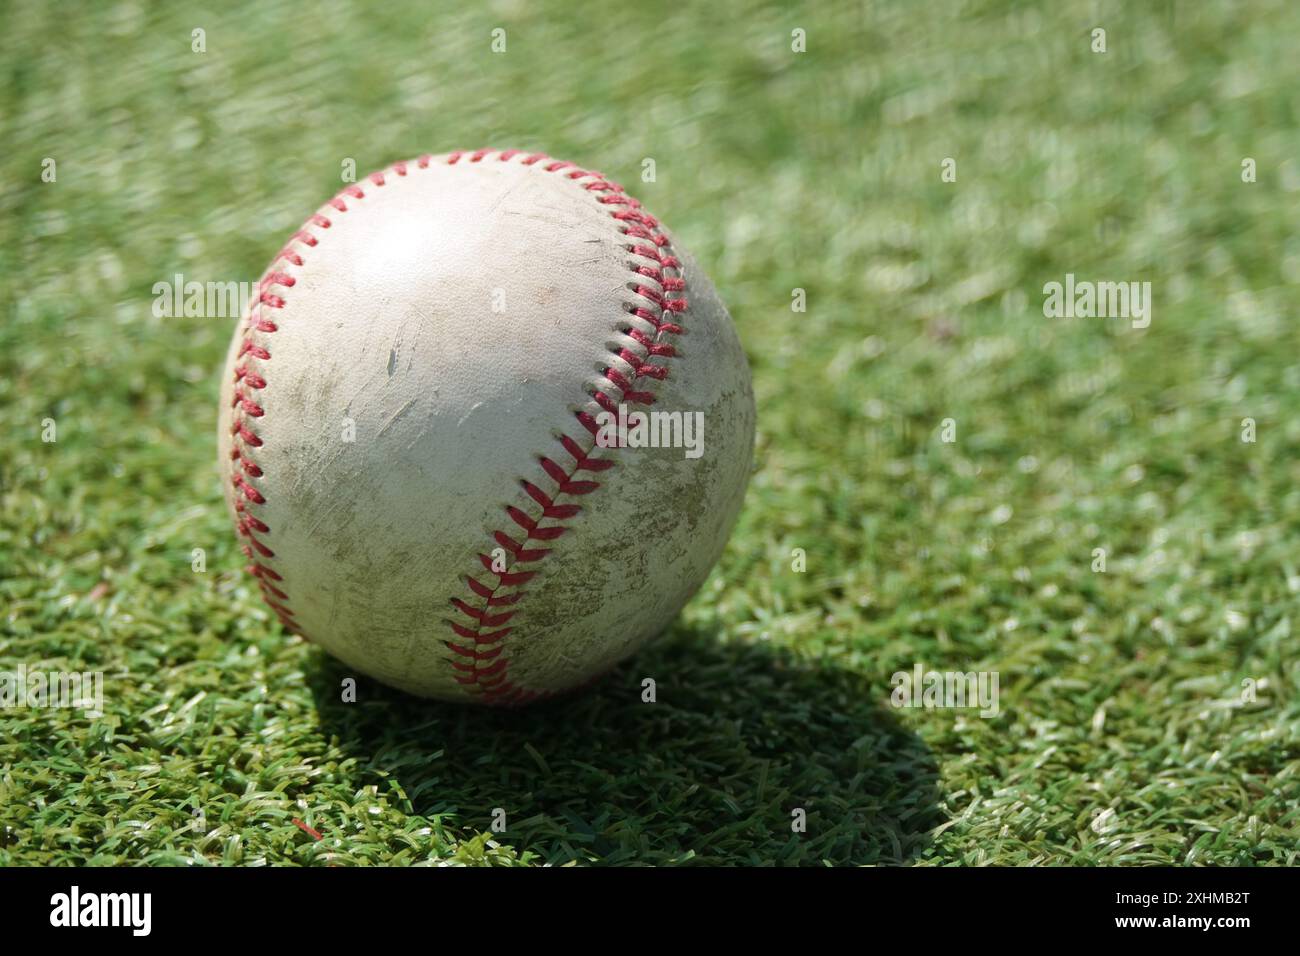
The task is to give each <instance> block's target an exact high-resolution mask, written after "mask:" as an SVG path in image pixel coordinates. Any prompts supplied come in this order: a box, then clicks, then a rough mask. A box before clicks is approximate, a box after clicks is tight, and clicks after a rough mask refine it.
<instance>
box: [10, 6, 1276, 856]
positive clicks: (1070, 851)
mask: <svg viewBox="0 0 1300 956" xmlns="http://www.w3.org/2000/svg"><path fill="white" fill-rule="evenodd" d="M466 6H467V5H462V4H451V3H440V4H436V5H422V4H404V3H390V4H382V5H365V6H362V5H357V6H355V7H354V6H350V5H346V4H342V3H331V4H322V5H320V6H319V8H313V10H311V11H309V10H307V9H306V8H304V7H303V6H302V5H300V4H288V3H283V2H263V3H256V4H254V3H243V4H229V5H221V6H216V5H213V6H212V7H205V6H188V5H186V4H179V3H178V4H169V5H167V7H166V8H162V7H155V6H154V5H150V4H144V3H129V2H128V3H105V4H90V3H57V2H56V3H38V2H29V0H11V2H9V3H6V4H5V5H4V8H3V12H4V30H3V34H2V35H0V141H2V142H3V144H4V145H3V148H2V149H0V181H2V182H3V192H2V193H0V316H2V324H0V409H2V410H3V421H2V422H0V496H2V497H0V507H2V509H3V510H2V519H0V601H3V617H2V618H0V664H2V665H3V666H4V667H5V668H14V667H17V665H18V664H19V663H25V664H26V665H27V666H28V667H30V668H38V667H39V668H42V669H70V670H102V671H104V672H105V674H106V682H107V688H106V692H107V702H106V715H105V716H104V717H103V718H101V719H98V720H93V721H90V720H87V719H85V718H84V717H82V716H80V715H79V714H76V713H70V712H67V711H34V710H24V709H13V710H4V711H0V863H6V864H12V863H20V864H32V863H71V862H87V861H89V862H93V863H140V862H148V863H172V864H203V863H223V862H225V863H246V864H248V863H301V864H322V863H326V862H330V863H338V864H343V865H348V864H360V863H385V862H391V863H413V862H446V861H453V862H467V863H479V862H488V863H504V864H510V863H540V862H553V863H565V862H570V861H578V862H605V863H632V862H641V863H659V864H664V863H674V862H686V861H695V862H704V863H804V864H811V863H817V862H829V863H835V864H890V863H895V864H897V863H913V864H943V863H968V864H979V863H999V864H1024V863H1039V864H1064V863H1076V864H1078V863H1082V864H1116V863H1130V864H1146V863H1163V864H1209V863H1215V864H1243V863H1246V864H1249V863H1291V864H1294V863H1295V862H1297V855H1298V854H1297V845H1298V840H1297V836H1298V835H1300V809H1298V807H1300V800H1298V797H1297V795H1298V794H1300V786H1298V781H1297V775H1298V773H1300V744H1298V743H1297V740H1298V739H1300V738H1298V735H1297V731H1298V730H1300V704H1298V703H1297V682H1298V678H1300V670H1298V669H1297V664H1296V658H1295V652H1294V649H1295V646H1296V643H1295V637H1294V635H1293V633H1292V628H1293V625H1292V620H1293V618H1294V617H1295V610H1296V600H1297V594H1298V593H1300V570H1298V568H1297V564H1298V560H1297V549H1296V542H1297V540H1300V536H1298V534H1297V518H1298V517H1300V492H1297V490H1296V478H1297V474H1298V472H1300V466H1298V464H1297V462H1298V461H1300V455H1297V451H1298V449H1300V401H1298V400H1297V394H1298V389H1297V387H1298V386H1300V361H1298V360H1297V358H1296V351H1297V350H1296V346H1297V344H1298V342H1300V331H1297V323H1296V318H1297V316H1296V306H1295V299H1296V286H1297V283H1298V280H1300V239H1298V238H1297V235H1296V231H1295V223H1296V214H1297V200H1298V199H1300V136H1298V135H1297V129H1298V128H1300V126H1298V124H1297V119H1298V117H1297V96H1298V95H1300V65H1297V60H1296V58H1295V56H1294V55H1293V50H1292V47H1293V45H1294V38H1295V36H1297V35H1298V34H1300V6H1297V5H1296V4H1293V3H1287V2H1285V0H1277V2H1268V0H1253V2H1249V3H1230V2H1221V0H1204V2H1201V0H1195V2H1194V0H1167V2H1158V3H1144V4H1126V3H1119V2H1105V0H1098V2H1067V3H1053V4H1043V5H1034V4H1025V3H1017V2H1010V0H984V2H952V3H945V2H938V0H935V2H926V3H914V2H901V0H900V2H880V3H869V4H868V3H864V4H851V3H838V4H836V3H825V4H823V3H818V4H807V5H803V6H799V5H795V6H789V7H785V6H782V7H778V6H777V5H772V6H770V7H764V6H761V5H758V4H746V3H739V2H727V3H719V4H711V5H707V6H706V5H703V4H699V5H689V6H686V5H683V6H681V7H675V8H671V9H661V8H651V7H642V8H637V7H631V8H628V9H624V10H619V11H617V12H614V11H612V10H609V9H605V8H602V9H601V12H600V13H599V15H594V14H585V15H584V14H577V13H575V12H574V10H573V8H572V7H571V5H568V4H563V3H559V2H551V3H531V4H527V5H525V4H523V3H496V4H489V5H487V6H485V7H483V8H482V9H479V10H469V9H466ZM1097 27H1102V28H1104V29H1105V30H1106V31H1107V37H1106V42H1107V52H1106V53H1104V54H1100V53H1094V52H1092V50H1091V44H1092V38H1091V32H1090V31H1092V30H1093V29H1094V28H1097ZM196 28H202V29H203V30H205V31H206V46H207V51H206V52H205V53H195V52H192V50H191V43H192V31H193V30H194V29H196ZM496 28H503V29H504V30H505V31H506V43H507V48H506V52H505V53H502V54H494V53H492V52H491V48H490V44H491V41H492V37H491V31H492V30H494V29H496ZM796 28H797V29H802V30H804V31H806V35H807V52H804V53H794V52H792V50H791V31H792V30H794V29H796ZM477 146H497V147H508V146H513V147H518V148H523V149H529V150H533V149H536V150H543V151H546V152H549V153H551V154H553V155H556V156H559V157H562V158H567V159H572V160H575V161H577V162H580V163H582V164H585V165H587V166H589V167H594V168H597V169H600V170H602V171H604V172H606V173H607V174H609V175H611V176H613V177H614V178H615V179H617V180H619V181H622V182H624V183H625V184H626V185H627V186H628V187H629V189H630V190H631V191H633V192H634V193H635V194H636V195H638V196H639V197H640V198H642V199H643V200H644V201H645V203H646V205H647V206H648V207H649V208H650V210H652V211H653V212H654V213H655V214H656V215H658V216H660V217H661V218H663V219H664V220H665V221H666V222H668V223H669V224H670V225H671V226H672V228H673V229H674V231H675V233H676V235H677V237H678V239H679V240H680V241H681V242H682V243H683V244H684V245H685V246H686V247H687V248H689V249H691V250H692V251H693V253H694V254H695V255H696V257H697V258H698V259H699V260H700V262H701V263H703V264H705V266H706V268H708V269H709V270H710V272H711V273H712V276H713V278H714V280H715V282H716V284H717V285H718V287H719V290H720V291H721V293H722V295H723V296H724V298H725V299H726V301H727V302H728V303H729V304H730V307H731V310H732V313H733V315H734V317H735V320H736V323H737V325H738V327H739V329H740V334H741V337H742V340H743V341H744V344H745V346H746V350H747V352H748V354H749V356H750V361H751V364H752V367H753V371H754V376H755V388H756V392H757V398H758V404H759V430H760V435H759V450H758V460H757V467H756V472H755V476H754V479H753V482H752V484H751V488H750V493H749V497H748V500H747V505H746V509H745V511H744V514H743V516H742V519H741V524H740V526H739V527H738V529H737V531H736V534H735V536H734V538H733V541H732V543H731V546H730V548H729V550H728V553H727V555H726V557H725V559H724V561H723V563H722V565H721V566H720V568H719V570H718V571H717V572H716V573H715V575H714V576H713V578H711V580H710V582H709V584H708V585H706V587H705V589H704V591H703V592H702V593H701V594H700V595H699V596H698V597H697V598H696V599H695V601H694V602H692V604H691V605H690V607H689V608H688V609H687V612H686V613H685V615H684V616H683V620H682V621H681V623H680V625H679V626H678V627H676V628H675V629H674V631H673V632H672V633H671V634H670V635H669V636H668V637H667V638H666V639H665V640H664V641H663V642H661V643H659V644H657V645H656V646H655V647H654V648H652V649H650V650H648V651H646V652H644V653H642V654H641V655H639V656H638V657H637V658H636V659H634V660H633V661H632V662H630V663H629V664H627V665H625V666H624V667H622V668H621V669H619V670H618V671H617V672H616V673H615V674H614V675H612V676H611V677H609V678H608V679H607V680H605V681H604V682H603V683H602V684H601V685H599V686H598V687H597V688H596V689H595V690H593V691H592V692H590V693H588V694H586V695H583V696H581V697H578V698H574V699H572V700H567V701H563V702H559V703H555V704H550V705H546V706H545V707H543V708H541V709H539V710H534V711H532V712H529V713H527V714H497V713H492V714H483V713H479V712H476V711H475V712H469V711H465V710H462V709H458V708H454V707H442V706H433V705H429V704H425V703H422V702H418V701H414V700H411V699H408V698H405V697H403V696H401V695H400V694H397V693H395V692H390V691H387V690H386V689H384V688H382V687H379V686H376V685H373V684H364V685H363V694H362V702H361V703H359V704H356V705H343V704H340V703H338V701H337V696H338V690H337V688H338V681H339V679H340V677H341V676H342V672H341V671H340V670H339V669H338V668H337V667H336V666H335V665H334V664H333V663H332V662H330V661H328V660H327V659H324V658H322V656H321V655H320V653H319V652H318V651H316V650H313V649H311V648H310V647H309V646H307V645H305V644H303V643H301V642H299V641H297V640H296V639H287V638H285V637H284V636H283V635H282V634H281V633H280V631H279V628H278V625H277V624H276V623H275V622H274V619H273V617H271V616H270V615H269V614H268V612H267V611H266V610H265V609H264V608H263V607H262V605H261V603H260V601H259V599H258V597H257V593H256V590H255V589H254V588H252V587H250V585H249V582H248V579H247V578H245V577H244V576H243V575H242V572H241V571H240V568H241V566H242V564H243V561H242V558H241V556H240V555H239V554H238V552H237V550H236V548H235V544H234V539H233V535H232V533H231V532H230V529H229V527H228V524H227V521H226V517H225V514H224V511H223V509H222V506H221V502H220V493H221V492H220V480H219V478H218V475H217V473H216V468H215V451H214V434H213V432H214V420H215V398H216V391H217V375H218V371H219V368H220V364H221V360H222V357H223V351H224V347H225V344H226V342H227V341H228V338H229V335H230V333H231V329H232V326H233V321H231V320H218V319H185V318H168V319H158V318H155V317H154V316H153V315H152V313H151V303H152V292H151V290H152V286H153V284H154V283H155V282H160V281H162V282H166V281H170V279H171V277H172V276H173V274H175V273H182V274H184V275H185V277H186V278H187V279H197V280H199V281H209V280H211V281H219V282H225V281H239V280H245V281H252V280H255V279H256V278H257V275H258V274H259V273H260V271H261V269H262V267H263V266H264V265H265V262H266V261H267V260H268V258H269V257H270V255H271V254H272V253H273V252H274V251H275V250H276V249H278V248H279V247H280V245H281V243H282V240H283V238H284V237H285V235H287V234H288V233H289V232H290V231H292V230H293V229H294V228H296V227H297V225H298V224H299V223H300V222H301V221H302V220H303V219H304V218H305V216H306V215H307V214H308V213H310V212H311V211H313V210H314V209H315V208H316V207H317V206H318V205H319V204H320V203H321V202H322V201H323V199H324V198H326V197H327V196H329V195H332V194H333V193H334V192H335V191H336V190H337V189H338V188H339V187H340V185H341V183H340V179H339V176H340V168H341V167H340V164H341V163H342V161H343V160H344V159H346V158H353V159H355V160H356V163H357V167H358V172H359V173H364V172H365V171H366V170H369V169H371V168H375V167H378V166H382V165H384V164H387V163H390V162H392V161H394V160H397V159H402V158H409V157H412V156H415V155H418V154H419V153H421V152H426V151H428V152H439V151H443V150H448V149H453V148H474V147H477ZM47 157H49V158H53V159H55V160H56V162H57V175H58V178H57V182H54V183H44V182H42V181H41V168H42V167H41V164H42V161H43V160H44V159H45V158H47ZM646 157H650V158H653V159H654V160H655V161H656V166H657V179H656V181H655V182H653V183H643V182H640V181H639V174H640V171H641V164H642V160H643V159H645V158H646ZM1247 157H1250V158H1253V159H1254V160H1255V162H1256V164H1257V169H1258V181H1257V182H1254V183H1245V182H1243V181H1242V175H1241V170H1242V166H1241V164H1242V161H1243V160H1244V159H1245V158H1247ZM947 158H952V159H954V160H955V161H956V170H957V181H956V182H952V183H945V182H942V181H941V178H940V164H941V163H942V162H943V161H944V160H945V159H947ZM1067 272H1072V273H1074V274H1076V275H1077V276H1078V277H1079V278H1080V279H1092V280H1110V281H1142V280H1147V281H1150V282H1152V284H1153V289H1154V310H1153V320H1152V324H1151V326H1150V328H1148V329H1145V330H1135V329H1133V328H1131V327H1130V326H1129V323H1128V322H1126V321H1122V320H1106V319H1048V318H1044V317H1043V314H1042V301H1043V296H1042V287H1043V285H1044V283H1046V282H1051V281H1063V279H1064V276H1065V274H1066V273H1067ZM794 289H804V290H806V294H807V311H806V312H803V313H798V312H793V311H792V309H791V297H792V290H794ZM46 418H53V419H54V420H55V421H56V422H57V427H58V441H57V443H54V444H46V443H43V442H42V441H41V437H40V433H41V428H42V424H41V423H42V420H43V419H46ZM949 418H950V419H953V420H954V421H955V427H956V429H957V441H956V442H955V443H951V444H947V443H943V442H941V441H940V440H939V437H938V430H939V428H940V423H941V422H942V421H943V420H944V419H949ZM1245 418H1251V419H1254V420H1255V422H1256V424H1257V429H1258V440H1257V441H1256V442H1254V443H1245V442H1243V441H1242V440H1241V437H1240V436H1241V430H1242V420H1243V419H1245ZM195 548H202V549H204V551H205V552H206V560H207V569H206V571H205V572H203V573H195V572H193V571H192V570H191V555H192V551H193V549H195ZM796 548H802V549H805V551H806V552H807V555H808V570H807V572H806V573H803V574H799V573H794V572H792V570H791V553H792V551H793V550H794V549H796ZM1096 548H1102V549H1105V551H1106V554H1107V570H1106V572H1105V573H1094V572H1093V570H1092V563H1093V551H1094V549H1096ZM916 662H921V663H922V664H924V666H925V667H927V668H929V669H934V670H959V671H970V670H995V671H997V672H998V673H999V675H1000V679H1001V691H1002V699H1001V708H1002V713H1001V714H1000V716H999V717H997V718H996V719H992V720H983V719H980V718H979V717H977V716H975V714H974V713H973V712H970V711H951V710H949V711H944V710H938V711H926V710H893V709H891V708H890V707H889V706H888V698H889V693H890V689H891V687H890V684H889V678H890V675H891V674H892V673H893V672H895V671H898V670H910V669H911V668H912V666H913V664H914V663H916ZM644 676H653V677H655V678H656V679H657V681H658V683H659V695H660V698H659V700H660V702H659V703H657V704H655V705H653V706H652V705H647V704H642V703H641V702H640V699H639V689H640V688H639V684H640V680H641V678H642V677H644ZM1243 681H1247V682H1250V683H1249V684H1248V685H1245V686H1249V687H1252V688H1254V691H1255V693H1254V697H1255V699H1254V700H1250V699H1249V695H1243V686H1244V685H1243ZM496 808H501V809H503V810H504V811H505V812H506V820H507V829H506V832H504V833H492V832H491V830H490V827H491V822H492V813H493V811H494V810H495V809H496ZM798 808H803V809H805V810H806V811H807V813H808V830H807V832H806V833H794V832H792V831H791V826H790V824H791V814H792V812H793V811H794V810H796V809H798ZM295 820H299V821H302V822H303V823H304V824H305V825H307V826H310V827H312V828H314V829H315V830H316V831H318V832H319V833H320V835H321V839H320V840H316V839H314V837H313V836H312V835H310V834H308V833H307V832H306V831H304V830H303V829H302V828H300V827H299V826H298V825H297V824H296V823H295V822H294V821H295Z"/></svg>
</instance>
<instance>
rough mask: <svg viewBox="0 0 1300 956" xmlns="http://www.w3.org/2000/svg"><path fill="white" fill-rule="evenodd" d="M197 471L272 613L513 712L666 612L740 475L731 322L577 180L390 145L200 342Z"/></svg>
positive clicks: (430, 689)
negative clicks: (213, 454) (411, 153)
mask: <svg viewBox="0 0 1300 956" xmlns="http://www.w3.org/2000/svg"><path fill="white" fill-rule="evenodd" d="M219 432H220V437H219V442H220V456H221V465H220V467H221V469H222V474H223V476H224V477H225V482H226V499H227V502H228V504H229V506H230V509H231V511H232V514H233V517H234V521H235V526H236V530H237V532H238V534H239V536H240V543H241V545H242V548H243V551H244V553H245V554H246V555H247V556H248V559H249V562H250V563H249V570H250V572H251V573H252V574H253V576H254V578H255V580H256V582H257V584H258V586H259V588H260V589H261V591H262V594H263V597H264V598H265V600H266V603H267V604H268V605H269V606H270V608H271V609H272V610H273V611H274V612H275V614H276V615H277V616H278V617H279V619H280V620H281V622H282V623H283V624H284V626H285V627H286V628H287V629H289V630H290V631H293V632H295V633H297V634H300V635H302V636H303V637H304V638H306V639H307V640H310V641H312V642H314V643H316V644H319V645H320V646H321V647H323V648H324V649H325V650H326V651H328V652H329V653H331V654H333V655H334V656H336V657H338V658H339V659H340V660H342V661H343V662H345V663H346V664H347V665H348V666H350V667H352V668H354V669H356V670H357V671H359V672H362V673H365V674H368V675H370V676H372V677H374V678H376V679H378V680H380V681H383V682H385V683H387V684H390V685H392V686H394V687H398V688H401V689H402V690H405V691H409V692H411V693H414V694H418V695H421V696H425V697H435V698H441V699H445V700H460V701H473V702H479V703H502V704H521V703H526V702H528V701H532V700H536V699H538V698H541V697H545V696H548V695H551V694H554V693H557V692H560V691H563V690H566V689H569V688H573V687H577V686H580V685H582V684H584V683H586V682H588V681H590V680H591V679H592V678H594V677H595V676H596V675H598V674H600V673H601V672H602V671H604V670H606V669H608V668H609V667H611V666H612V665H614V664H615V663H617V662H618V661H620V660H621V659H623V658H625V657H627V656H628V655H629V654H631V653H632V652H633V651H634V650H636V649H637V648H638V647H639V646H641V645H642V644H644V643H645V642H646V641H648V640H649V639H651V638H653V637H654V636H655V635H657V634H659V633H660V632H661V631H663V630H664V628H665V627H667V626H668V624H669V623H670V622H671V621H672V620H673V618H674V617H675V616H676V615H677V613H678V612H679V611H680V610H681V608H682V606H683V605H684V604H685V603H686V601H687V600H688V599H689V598H690V597H691V595H692V594H693V593H694V592H695V591H696V590H697V589H698V588H699V587H700V585H701V584H702V583H703V582H704V579H705V578H706V576H707V575H708V573H709V570H710V569H711V568H712V567H713V565H714V563H715V562H716V561H717V559H718V557H719V555H720V554H721V552H722V549H723V546H724V545H725V543H726V540H727V536H728V534H729V532H730V530H731V527H732V524H733V523H734V521H735V518H736V514H737V512H738V511H739V509H740V504H741V499H742V497H743V495H744V491H745V484H746V480H747V478H748V475H749V471H750V460H751V456H752V451H753V437H754V400H753V393H752V390H751V387H750V377H749V369H748V366H747V365H746V362H745V355H744V352H743V351H742V350H741V347H740V343H739V341H738V339H737V337H736V332H735V330H734V328H733V326H732V323H731V319H730V317H729V316H728V315H727V311H726V309H725V308H724V306H723V304H722V302H721V301H719V299H718V296H717V293H716V292H715V291H714V288H713V286H712V284H711V283H710V282H709V280H708V278H707V277H706V276H705V275H704V274H703V272H701V271H700V269H699V267H698V266H697V265H696V263H695V262H694V260H693V259H692V258H691V257H690V256H689V255H688V254H687V253H686V252H685V251H684V250H683V249H682V248H681V247H680V246H679V245H678V244H677V243H676V242H675V241H674V240H673V238H672V234H671V233H670V232H669V231H668V230H667V229H666V228H664V226H663V225H662V224H660V222H659V221H658V220H657V219H655V218H654V217H653V216H651V215H650V214H649V213H647V212H646V211H645V210H644V209H643V208H642V207H641V205H640V203H638V202H637V201H636V200H635V199H632V198H631V197H630V196H628V195H627V193H625V192H624V190H623V188H622V187H621V186H619V185H617V184H616V183H614V182H611V181H610V180H609V179H607V178H605V177H604V176H602V175H601V174H600V173H596V172H592V171H590V170H586V169H583V168H580V167H577V166H574V165H573V164H571V163H565V162H559V161H557V160H554V159H551V158H549V157H547V156H544V155H541V154H537V153H526V152H522V151H518V150H506V151H497V150H480V151H477V152H472V153H466V152H454V153H448V154H444V155H439V156H427V155H426V156H421V157H419V158H418V159H415V160H411V161H408V162H403V163H395V164H394V165H392V166H391V167H389V168H386V169H384V170H382V171H381V172H377V173H372V174H371V175H370V176H368V177H366V178H364V179H363V180H361V181H360V182H358V183H357V184H355V185H350V186H348V187H347V188H345V189H343V191H342V192H340V193H339V194H338V195H337V196H335V197H334V198H333V199H331V200H330V201H329V202H327V203H326V204H325V205H324V206H322V207H321V208H320V210H319V211H318V212H317V213H316V214H315V215H313V216H312V217H311V218H309V219H308V220H307V222H306V223H304V225H303V226H302V228H301V229H299V230H298V231H297V232H295V233H294V234H293V235H292V236H290V237H289V239H288V242H287V243H286V244H285V246H284V248H282V249H281V250H280V251H279V252H278V253H276V255H275V257H274V258H273V259H272V261H271V264H270V266H269V267H268V269H267V271H266V273H265V274H264V275H263V276H262V278H261V281H260V283H259V284H258V287H257V290H256V293H255V294H254V296H253V300H252V302H250V304H249V307H248V309H247V310H246V312H245V315H244V317H243V319H242V320H241V322H240V324H239V327H238V328H237V329H236V332H235V335H234V339H233V341H232V343H231V346H230V351H229V353H228V357H227V361H226V373H225V375H224V378H223V382H222V396H221V408H220V428H219Z"/></svg>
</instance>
